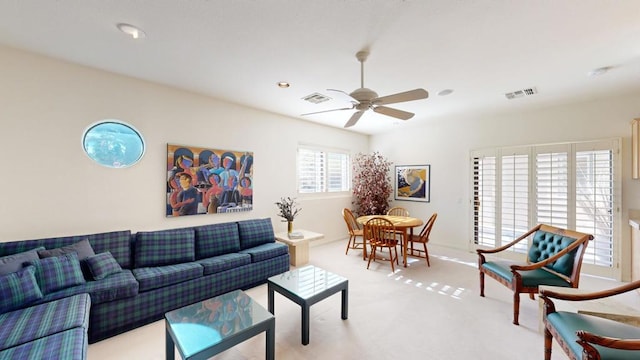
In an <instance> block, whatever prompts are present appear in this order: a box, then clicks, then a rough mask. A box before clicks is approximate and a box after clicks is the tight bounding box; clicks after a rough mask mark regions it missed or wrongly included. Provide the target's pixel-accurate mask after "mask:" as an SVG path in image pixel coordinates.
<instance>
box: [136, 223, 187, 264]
mask: <svg viewBox="0 0 640 360" xmlns="http://www.w3.org/2000/svg"><path fill="white" fill-rule="evenodd" d="M134 254H135V267H137V268H142V267H149V266H163V265H172V264H179V263H184V262H189V261H193V260H195V232H194V230H193V228H185V229H172V230H160V231H149V232H139V233H137V234H136V242H135V252H134Z"/></svg>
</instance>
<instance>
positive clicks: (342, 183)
mask: <svg viewBox="0 0 640 360" xmlns="http://www.w3.org/2000/svg"><path fill="white" fill-rule="evenodd" d="M350 169H351V164H350V159H349V154H347V153H341V152H335V151H326V150H322V149H316V148H307V147H299V148H298V192H299V193H324V192H338V191H349V187H350V179H351V172H350Z"/></svg>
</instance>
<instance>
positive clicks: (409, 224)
mask: <svg viewBox="0 0 640 360" xmlns="http://www.w3.org/2000/svg"><path fill="white" fill-rule="evenodd" d="M374 217H379V218H383V219H387V220H389V221H391V223H392V224H393V226H395V227H396V229H397V230H399V231H401V232H402V261H403V263H404V267H407V246H408V243H409V237H408V236H407V229H408V230H409V234H410V235H411V236H413V228H414V227H416V226H420V225H422V224H423V222H422V220H420V219H418V218H414V217H410V216H396V215H365V216H360V217H358V218H357V219H356V222H358V224H360V225H365V224H366V223H367V221H369V220H370V219H372V218H374ZM365 241H366V239H365ZM362 256H363V257H365V258H366V257H367V247H366V246H364V250H363V253H362Z"/></svg>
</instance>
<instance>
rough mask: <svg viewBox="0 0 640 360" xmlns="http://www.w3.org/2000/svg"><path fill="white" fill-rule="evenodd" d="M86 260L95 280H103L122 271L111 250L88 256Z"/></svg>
mask: <svg viewBox="0 0 640 360" xmlns="http://www.w3.org/2000/svg"><path fill="white" fill-rule="evenodd" d="M85 261H86V262H87V267H88V268H89V272H90V273H91V277H92V278H93V280H101V279H104V278H106V277H107V276H109V275H111V274H117V273H119V272H120V271H122V268H121V267H120V264H118V262H117V261H116V259H114V257H113V255H111V252H109V251H107V252H103V253H100V254H98V255H94V256H91V257H88V258H87V259H86V260H85Z"/></svg>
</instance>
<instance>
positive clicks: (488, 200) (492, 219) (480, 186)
mask: <svg viewBox="0 0 640 360" xmlns="http://www.w3.org/2000/svg"><path fill="white" fill-rule="evenodd" d="M473 172H474V173H473V197H474V201H473V204H474V211H473V213H474V214H473V216H474V221H473V226H474V227H473V233H474V240H475V243H476V244H478V245H484V246H490V247H491V246H494V245H495V238H496V236H495V234H496V157H495V156H479V157H475V158H473Z"/></svg>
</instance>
